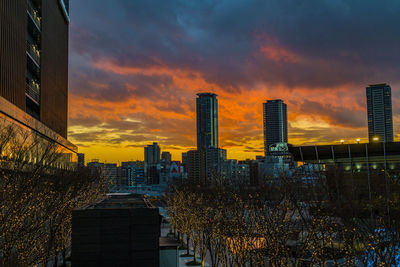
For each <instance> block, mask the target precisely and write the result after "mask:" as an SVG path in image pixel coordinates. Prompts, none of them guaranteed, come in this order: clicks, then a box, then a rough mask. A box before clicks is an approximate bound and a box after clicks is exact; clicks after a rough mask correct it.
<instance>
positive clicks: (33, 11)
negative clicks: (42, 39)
mask: <svg viewBox="0 0 400 267" xmlns="http://www.w3.org/2000/svg"><path fill="white" fill-rule="evenodd" d="M27 3H28V14H29V16H30V17H31V18H32V20H33V22H34V23H35V24H36V27H37V28H38V29H39V31H40V29H41V28H40V27H41V20H42V18H41V17H40V16H39V11H37V10H36V9H35V8H34V7H33V4H32V2H31V1H30V0H27Z"/></svg>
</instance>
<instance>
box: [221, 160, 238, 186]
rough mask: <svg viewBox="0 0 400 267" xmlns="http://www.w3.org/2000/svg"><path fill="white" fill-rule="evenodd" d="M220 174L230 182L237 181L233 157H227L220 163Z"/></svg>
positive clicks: (236, 166)
mask: <svg viewBox="0 0 400 267" xmlns="http://www.w3.org/2000/svg"><path fill="white" fill-rule="evenodd" d="M222 175H223V176H224V177H225V178H226V179H227V180H228V181H229V182H232V183H236V182H237V179H238V178H237V177H238V163H237V160H235V159H228V160H225V161H224V162H223V163H222Z"/></svg>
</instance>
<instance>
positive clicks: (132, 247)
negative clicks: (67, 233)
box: [71, 194, 160, 267]
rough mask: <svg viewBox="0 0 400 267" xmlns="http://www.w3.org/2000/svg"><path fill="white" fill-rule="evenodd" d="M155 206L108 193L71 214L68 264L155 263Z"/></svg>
mask: <svg viewBox="0 0 400 267" xmlns="http://www.w3.org/2000/svg"><path fill="white" fill-rule="evenodd" d="M159 236H160V219H159V211H158V208H156V207H153V206H152V205H151V204H150V203H149V202H148V201H146V199H143V198H142V197H140V196H138V195H129V194H128V195H112V196H109V197H108V198H107V199H105V200H103V201H101V202H99V203H96V204H91V205H89V206H86V207H83V208H81V209H77V210H74V211H73V213H72V259H71V260H72V266H74V267H77V266H146V267H153V266H154V267H156V266H157V267H158V266H159V262H160V260H159V255H160V253H159Z"/></svg>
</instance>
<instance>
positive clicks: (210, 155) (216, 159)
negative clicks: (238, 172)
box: [205, 147, 226, 179]
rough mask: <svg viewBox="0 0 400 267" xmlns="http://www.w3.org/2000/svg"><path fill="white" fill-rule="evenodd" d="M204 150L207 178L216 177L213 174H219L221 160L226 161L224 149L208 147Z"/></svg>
mask: <svg viewBox="0 0 400 267" xmlns="http://www.w3.org/2000/svg"><path fill="white" fill-rule="evenodd" d="M205 152H206V153H205V156H206V175H207V178H208V179H212V178H216V177H214V176H215V175H217V176H221V175H222V169H223V162H224V161H226V149H221V148H213V147H210V148H207V149H206V151H205Z"/></svg>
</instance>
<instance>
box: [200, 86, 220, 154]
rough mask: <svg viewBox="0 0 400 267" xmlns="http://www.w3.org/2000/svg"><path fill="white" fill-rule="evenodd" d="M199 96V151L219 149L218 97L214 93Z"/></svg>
mask: <svg viewBox="0 0 400 267" xmlns="http://www.w3.org/2000/svg"><path fill="white" fill-rule="evenodd" d="M197 96H198V97H197V98H196V116H197V149H198V150H200V149H202V150H205V149H207V148H209V147H215V148H218V100H217V95H216V94H213V93H200V94H197Z"/></svg>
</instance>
